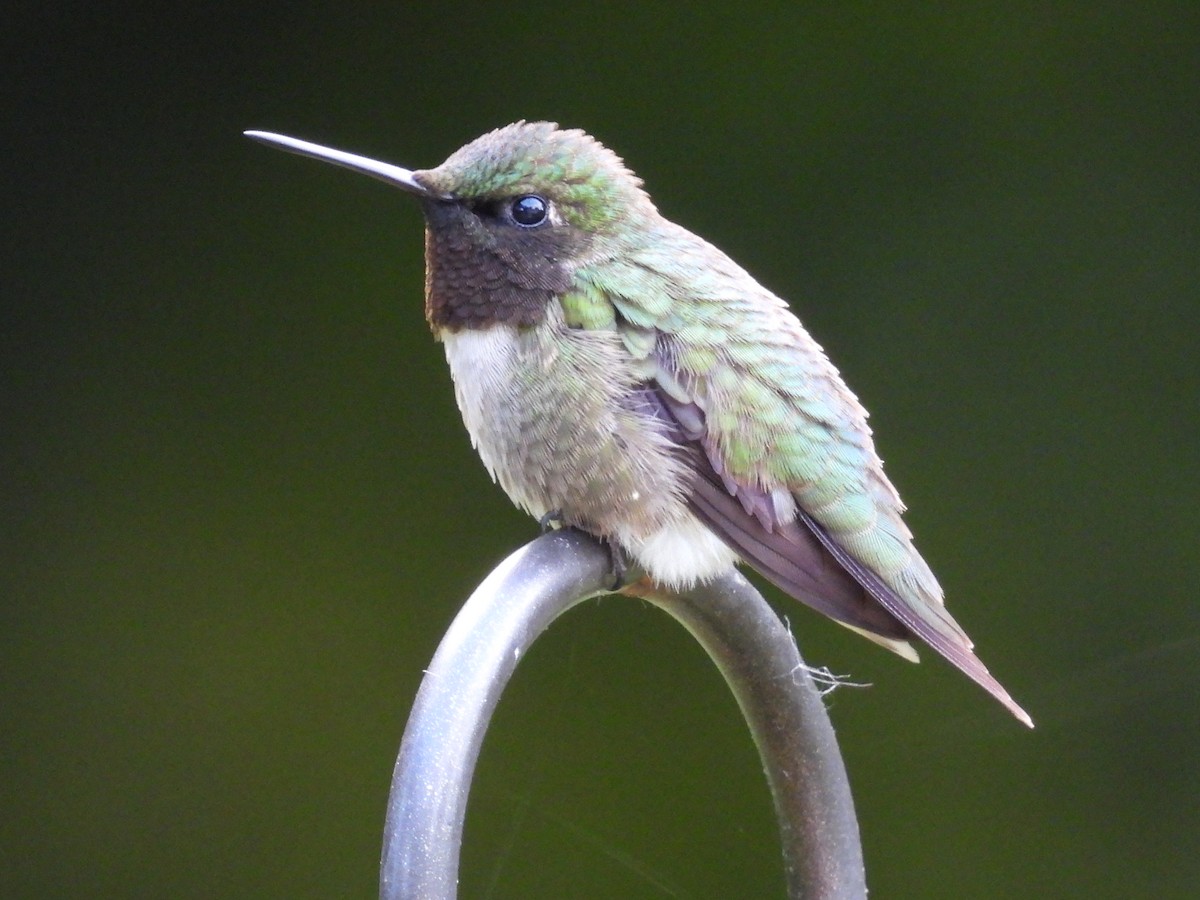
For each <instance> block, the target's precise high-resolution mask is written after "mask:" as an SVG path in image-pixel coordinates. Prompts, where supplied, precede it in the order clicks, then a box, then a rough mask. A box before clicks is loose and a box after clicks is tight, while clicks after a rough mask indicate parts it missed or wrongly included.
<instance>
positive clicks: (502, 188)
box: [246, 122, 1033, 726]
mask: <svg viewBox="0 0 1200 900" xmlns="http://www.w3.org/2000/svg"><path fill="white" fill-rule="evenodd" d="M246 134H247V135H248V136H249V137H252V138H254V139H256V140H259V141H263V142H265V143H268V144H273V145H277V146H279V147H282V148H283V149H285V150H290V151H293V152H295V153H299V154H302V155H304V156H311V157H314V158H316V159H320V160H324V161H326V162H331V163H335V164H337V165H341V166H345V167H346V168H349V169H354V170H356V171H359V172H363V173H365V174H367V175H372V176H374V177H376V178H379V179H381V180H382V181H385V182H387V183H389V184H392V185H395V186H397V187H400V188H402V189H403V190H405V191H408V192H409V193H411V194H413V195H415V196H416V197H417V199H418V201H419V202H420V204H421V209H422V211H423V212H424V214H425V262H426V275H425V315H426V318H427V319H428V321H429V325H430V328H432V330H433V334H434V337H435V338H436V339H437V340H439V341H441V342H442V344H443V346H444V347H445V350H446V359H447V360H448V361H449V363H450V374H451V375H452V377H453V379H454V390H455V395H456V397H457V400H458V406H459V409H460V410H461V412H462V416H463V421H464V422H465V423H466V426H467V431H469V432H470V435H471V440H472V442H473V443H474V445H475V447H476V449H477V450H478V451H479V455H480V456H481V457H482V459H483V462H484V465H486V466H487V468H488V471H489V472H490V473H491V474H492V477H493V478H494V479H495V480H496V481H497V482H499V484H500V486H501V487H502V488H503V489H504V490H505V492H506V493H507V494H508V496H509V497H510V498H511V499H512V500H513V502H514V503H516V504H517V505H518V506H520V507H522V508H524V509H525V510H527V511H528V512H529V513H530V514H532V515H533V516H535V517H537V518H541V519H544V520H545V519H549V518H551V517H553V518H554V519H556V520H558V521H561V522H562V523H563V524H566V525H572V526H576V527H578V528H580V529H582V530H584V531H587V532H590V533H591V534H593V535H595V536H597V537H599V538H601V539H603V540H604V541H606V542H608V543H609V544H610V545H611V546H615V547H616V548H618V549H619V550H620V551H623V552H624V553H626V554H628V555H629V556H630V557H632V559H633V560H635V561H636V563H637V564H639V565H640V567H641V568H642V569H644V571H645V572H646V574H647V575H648V576H649V578H650V579H652V581H654V582H655V583H657V584H658V585H661V586H663V587H666V588H668V589H673V590H686V589H687V588H688V587H689V586H691V585H694V584H696V583H697V582H701V581H704V580H706V579H710V578H713V577H714V576H717V575H720V574H722V573H724V572H727V571H728V570H729V569H730V568H731V567H732V566H733V565H734V564H735V563H737V562H738V561H739V560H742V561H745V562H746V563H748V564H749V565H751V566H753V567H754V568H755V569H757V570H758V571H759V572H761V573H762V574H763V575H764V576H766V578H768V579H769V580H770V581H772V582H774V583H775V584H776V585H778V586H779V587H780V588H782V589H783V590H784V591H786V592H787V593H788V594H790V595H791V596H793V597H795V598H796V599H798V600H800V601H802V602H804V603H806V604H808V605H809V606H811V607H813V608H814V609H816V610H818V611H820V612H822V613H824V614H826V615H827V616H830V617H831V618H833V619H835V620H837V621H838V622H840V623H842V624H843V625H847V626H849V627H850V628H853V629H854V630H856V631H859V632H861V633H862V634H864V635H865V636H867V637H869V638H871V639H872V640H875V641H877V642H878V643H880V644H883V645H884V646H886V647H889V648H890V649H892V650H894V651H896V652H897V653H899V654H900V655H901V656H904V657H907V658H909V659H912V660H915V659H916V654H915V652H914V650H913V649H912V646H911V645H910V644H909V640H910V639H911V638H913V637H916V638H919V639H921V640H922V641H924V642H925V643H927V644H928V645H929V646H931V647H932V648H933V649H934V650H936V651H937V652H938V653H940V654H941V655H942V656H944V657H945V658H946V659H947V660H949V661H950V662H951V663H953V664H954V665H955V666H957V667H958V668H959V669H961V670H962V671H963V672H964V673H965V674H966V675H968V676H969V677H970V678H972V679H974V680H975V681H976V682H978V683H979V684H980V685H981V686H982V687H983V688H985V689H986V690H987V691H988V692H989V693H991V694H992V695H993V696H994V697H995V698H996V699H998V700H999V701H1000V702H1001V703H1003V704H1004V705H1005V706H1006V707H1008V709H1009V710H1010V711H1011V712H1012V713H1013V715H1015V716H1016V717H1017V718H1018V719H1020V720H1021V721H1022V722H1024V723H1025V724H1026V725H1030V726H1032V724H1033V723H1032V721H1031V720H1030V718H1029V716H1028V715H1027V714H1026V713H1025V711H1024V710H1022V709H1021V707H1019V706H1018V705H1017V704H1016V703H1015V702H1014V701H1013V700H1012V698H1011V697H1009V695H1008V692H1007V691H1005V690H1004V688H1003V687H1002V686H1001V685H1000V683H999V682H997V681H996V679H995V678H993V677H992V676H991V675H990V674H989V673H988V670H987V669H986V668H985V667H984V665H983V663H981V662H980V661H979V659H978V658H976V656H975V655H974V653H973V652H972V650H971V646H972V645H971V640H970V638H968V637H967V635H966V633H965V632H964V631H963V630H962V628H960V627H959V625H958V623H957V622H955V621H954V619H953V618H951V616H950V614H949V613H948V612H947V611H946V609H945V607H944V606H943V603H942V589H941V587H940V586H939V585H938V582H937V579H935V578H934V576H933V573H932V572H931V571H930V569H929V566H927V565H926V564H925V561H924V560H923V559H922V558H921V556H920V554H919V553H917V550H916V548H915V547H914V546H913V542H912V534H911V532H910V531H909V530H908V528H907V527H906V526H905V524H904V522H903V521H902V520H901V512H902V511H903V509H904V506H903V504H902V503H901V501H900V497H899V495H898V494H897V493H896V489H895V488H894V487H893V486H892V484H891V482H890V481H889V480H888V478H887V476H886V475H885V474H884V472H883V464H882V462H881V461H880V459H879V457H878V456H877V455H876V453H875V446H874V443H873V442H872V439H871V430H870V428H868V427H867V413H866V411H865V410H864V409H863V407H862V406H861V405H860V404H859V402H858V399H857V398H856V397H855V396H854V394H852V393H851V392H850V390H849V389H848V388H847V387H846V385H845V383H844V382H843V381H842V378H841V376H840V375H839V374H838V371H837V369H835V368H834V367H833V365H832V364H831V363H830V362H829V360H828V359H827V358H826V356H825V353H824V351H823V350H822V349H821V348H820V346H818V344H817V343H816V341H814V340H813V339H812V338H811V337H810V336H809V334H808V332H807V331H805V330H804V327H803V326H802V325H801V324H800V322H799V320H797V318H796V317H795V316H794V315H793V314H792V313H791V312H790V311H789V310H788V307H787V305H786V304H785V303H784V301H782V300H781V299H779V298H778V297H776V296H775V295H774V294H772V293H771V292H770V291H768V290H767V289H766V288H764V287H762V285H760V284H759V283H758V282H757V281H755V280H754V279H753V278H752V277H751V276H750V275H749V274H748V273H747V272H746V271H745V270H744V269H742V268H741V267H740V266H739V265H738V264H737V263H735V262H734V261H733V260H732V259H730V258H729V257H728V256H726V255H725V254H724V253H722V252H721V251H720V250H718V249H717V248H716V247H714V246H712V245H711V244H709V243H707V242H706V241H704V240H702V239H701V238H699V237H697V236H696V235H694V234H692V233H691V232H690V231H687V230H686V229H684V228H681V227H680V226H678V225H676V224H674V223H673V222H668V221H667V220H666V219H664V218H663V217H662V216H661V215H659V213H658V210H657V209H655V207H654V204H653V202H651V200H650V197H649V196H648V195H647V194H646V192H645V191H644V190H643V189H642V185H641V182H640V180H639V179H638V178H637V177H635V176H634V175H633V173H632V172H630V171H629V169H627V168H626V167H625V165H624V163H623V162H622V161H621V160H620V159H619V158H618V157H617V156H616V155H615V154H614V153H612V152H611V151H610V150H608V149H606V148H605V147H604V146H602V145H601V144H600V143H599V142H598V141H596V140H594V139H593V138H591V137H589V136H588V135H587V134H584V133H583V132H582V131H575V130H564V129H560V128H558V126H556V125H554V124H552V123H548V122H529V123H526V122H518V123H516V124H514V125H509V126H507V127H505V128H500V129H497V130H496V131H493V132H491V133H489V134H485V135H484V136H483V137H480V138H478V139H476V140H474V141H472V142H471V143H469V144H467V145H466V146H465V147H463V148H462V149H460V150H458V151H457V152H455V153H454V154H453V155H451V156H450V158H449V159H447V160H446V161H445V162H444V163H442V164H441V165H440V166H438V167H437V168H434V169H423V170H418V171H410V170H408V169H402V168H400V167H398V166H393V165H388V164H387V163H381V162H376V161H375V160H371V159H367V158H365V157H361V156H357V155H355V154H351V153H344V152H342V151H339V150H332V149H329V148H326V147H321V146H318V145H316V144H310V143H308V142H307V141H300V140H296V139H295V138H290V137H284V136H282V135H276V134H269V133H265V132H259V131H248V132H246Z"/></svg>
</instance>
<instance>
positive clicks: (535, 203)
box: [509, 194, 550, 228]
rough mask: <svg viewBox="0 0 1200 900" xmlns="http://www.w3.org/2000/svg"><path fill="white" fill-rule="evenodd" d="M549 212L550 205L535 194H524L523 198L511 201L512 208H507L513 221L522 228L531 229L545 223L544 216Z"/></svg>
mask: <svg viewBox="0 0 1200 900" xmlns="http://www.w3.org/2000/svg"><path fill="white" fill-rule="evenodd" d="M549 211H550V205H549V204H548V203H547V202H546V201H545V200H544V199H543V198H541V197H539V196H538V195H537V194H526V195H525V196H523V197H517V198H515V199H514V200H513V201H512V206H510V207H509V212H510V213H511V214H512V219H513V221H514V222H516V223H517V224H518V225H520V226H522V227H524V228H533V227H534V226H535V225H541V224H542V223H543V222H545V221H546V215H547V214H548V213H549Z"/></svg>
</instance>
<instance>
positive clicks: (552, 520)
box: [538, 509, 567, 534]
mask: <svg viewBox="0 0 1200 900" xmlns="http://www.w3.org/2000/svg"><path fill="white" fill-rule="evenodd" d="M566 524H567V523H566V522H565V521H564V520H563V513H562V510H561V509H552V510H550V512H548V513H546V514H545V515H544V516H542V517H541V518H540V519H538V528H540V529H541V530H542V534H549V533H550V532H551V531H558V530H559V529H560V528H562V527H563V526H565V525H566Z"/></svg>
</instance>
